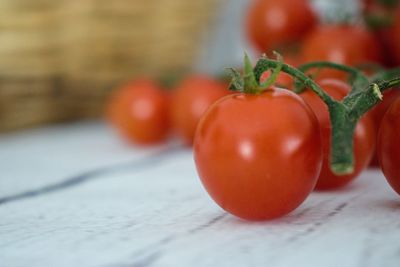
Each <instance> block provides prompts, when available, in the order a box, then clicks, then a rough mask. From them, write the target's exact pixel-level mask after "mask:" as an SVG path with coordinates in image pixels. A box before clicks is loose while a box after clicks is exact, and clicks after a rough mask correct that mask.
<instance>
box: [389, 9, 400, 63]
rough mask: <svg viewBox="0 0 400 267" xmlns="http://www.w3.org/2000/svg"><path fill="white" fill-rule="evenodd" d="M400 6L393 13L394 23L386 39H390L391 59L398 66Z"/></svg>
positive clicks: (399, 61) (399, 60) (399, 53)
mask: <svg viewBox="0 0 400 267" xmlns="http://www.w3.org/2000/svg"><path fill="white" fill-rule="evenodd" d="M399 36H400V7H399V8H397V10H396V12H395V15H394V23H393V26H392V28H391V30H390V37H388V40H390V41H391V42H390V41H389V42H390V44H389V47H390V51H391V52H392V55H393V59H394V60H393V61H394V65H397V66H399V65H400V38H399Z"/></svg>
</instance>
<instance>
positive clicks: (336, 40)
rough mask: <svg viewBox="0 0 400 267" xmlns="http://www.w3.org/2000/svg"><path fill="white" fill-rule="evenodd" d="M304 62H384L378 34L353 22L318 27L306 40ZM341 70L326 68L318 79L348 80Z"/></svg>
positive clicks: (303, 49) (352, 63)
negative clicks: (354, 24) (352, 24)
mask: <svg viewBox="0 0 400 267" xmlns="http://www.w3.org/2000/svg"><path fill="white" fill-rule="evenodd" d="M301 55H302V58H303V60H304V62H311V61H321V60H322V61H331V62H335V63H339V64H344V65H350V66H355V65H358V64H362V63H367V62H381V61H382V58H383V57H382V51H381V46H380V44H379V42H378V41H377V40H375V39H374V36H373V35H372V34H371V33H369V32H368V31H367V30H365V29H364V28H362V27H358V26H350V25H326V26H320V27H319V28H316V29H315V30H314V31H313V32H311V33H310V34H309V35H308V36H307V37H306V38H305V40H304V42H303V46H302V51H301ZM345 76H346V74H345V73H343V72H341V71H339V70H332V69H324V70H321V71H320V72H319V75H318V78H321V79H322V78H337V79H344V78H345Z"/></svg>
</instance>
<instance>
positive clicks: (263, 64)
mask: <svg viewBox="0 0 400 267" xmlns="http://www.w3.org/2000/svg"><path fill="white" fill-rule="evenodd" d="M279 65H282V66H281V71H283V72H285V73H287V74H290V75H291V76H293V77H295V78H296V79H298V80H299V81H301V82H302V83H303V84H304V85H305V86H307V87H308V88H310V89H311V90H312V91H314V92H315V93H316V94H317V95H318V96H319V97H320V98H321V99H322V100H323V101H324V102H325V103H327V104H328V105H331V104H333V103H335V102H336V101H335V100H334V99H333V98H332V97H331V96H330V95H328V94H327V93H326V92H325V91H324V90H322V89H321V87H319V85H318V84H316V83H315V82H314V80H312V79H311V78H310V77H307V76H306V75H305V74H304V73H303V72H302V71H300V70H298V69H296V68H294V67H292V66H290V65H288V64H285V63H283V64H282V63H281V62H279V61H276V60H270V59H267V58H261V59H259V60H258V62H257V64H256V66H255V68H254V74H255V77H256V80H257V81H259V80H260V77H261V75H262V74H263V73H264V72H265V71H267V70H269V69H275V68H276V67H277V66H279Z"/></svg>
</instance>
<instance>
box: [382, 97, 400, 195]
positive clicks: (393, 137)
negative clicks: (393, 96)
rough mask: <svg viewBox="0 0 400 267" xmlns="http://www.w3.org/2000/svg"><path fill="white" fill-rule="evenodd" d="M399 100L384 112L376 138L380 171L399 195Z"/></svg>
mask: <svg viewBox="0 0 400 267" xmlns="http://www.w3.org/2000/svg"><path fill="white" fill-rule="evenodd" d="M399 137H400V98H398V99H397V100H396V101H395V102H394V103H393V104H392V105H391V107H390V109H389V110H388V111H387V112H386V114H385V116H384V117H383V119H382V123H381V127H380V130H379V136H378V146H377V151H378V156H379V161H380V164H381V167H382V171H383V173H384V175H385V177H386V179H387V180H388V182H389V184H390V185H391V186H392V188H393V189H394V190H395V191H396V192H397V193H398V194H400V164H399V162H400V138H399Z"/></svg>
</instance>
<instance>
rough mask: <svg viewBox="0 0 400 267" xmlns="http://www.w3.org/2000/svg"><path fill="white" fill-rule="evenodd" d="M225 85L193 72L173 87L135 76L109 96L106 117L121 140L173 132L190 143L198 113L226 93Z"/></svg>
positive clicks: (153, 138) (154, 138)
mask: <svg viewBox="0 0 400 267" xmlns="http://www.w3.org/2000/svg"><path fill="white" fill-rule="evenodd" d="M227 87H228V86H227V84H226V82H224V81H220V80H217V79H214V78H211V77H208V76H205V75H194V74H193V75H189V76H187V77H185V78H184V79H183V80H182V81H180V82H179V83H178V84H177V85H176V86H175V88H173V90H166V88H163V87H162V86H161V85H159V84H158V83H157V82H155V81H154V80H151V79H145V78H143V79H136V80H134V81H131V82H129V83H126V84H123V85H122V86H121V87H120V88H118V89H117V90H116V91H115V93H114V94H113V95H112V96H111V98H110V101H109V104H108V107H107V118H108V119H109V121H110V122H111V123H112V124H113V125H114V126H115V128H116V129H117V130H118V131H119V132H120V134H121V135H122V136H123V137H124V139H126V140H128V141H130V142H133V143H136V144H142V145H149V144H156V143H160V142H163V141H165V140H166V139H167V137H168V136H169V135H170V133H171V132H172V133H175V134H176V135H178V136H179V137H180V138H181V139H182V140H183V141H184V142H185V143H186V144H189V145H190V144H192V142H193V138H194V132H195V130H196V126H197V123H198V122H199V120H200V117H201V115H202V114H203V113H204V112H205V111H206V110H207V108H208V107H209V106H210V105H211V104H212V103H214V102H215V101H216V100H218V99H219V98H221V97H223V96H225V95H227V94H229V90H228V89H227Z"/></svg>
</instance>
